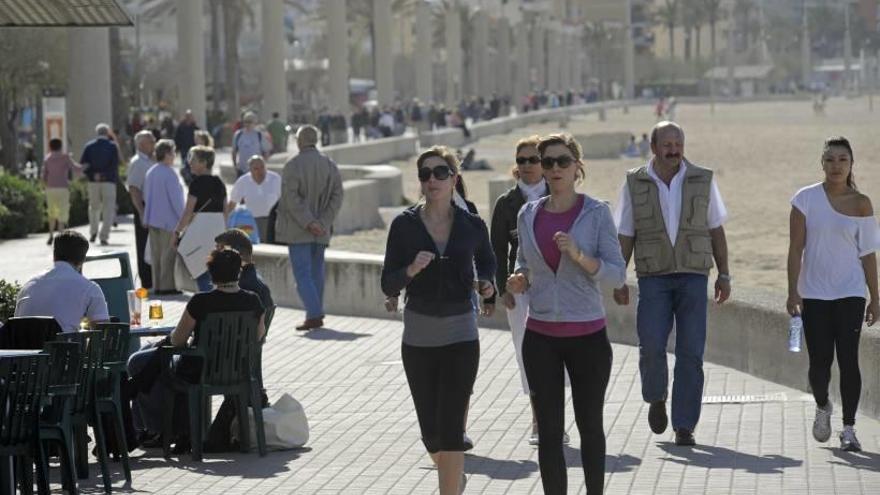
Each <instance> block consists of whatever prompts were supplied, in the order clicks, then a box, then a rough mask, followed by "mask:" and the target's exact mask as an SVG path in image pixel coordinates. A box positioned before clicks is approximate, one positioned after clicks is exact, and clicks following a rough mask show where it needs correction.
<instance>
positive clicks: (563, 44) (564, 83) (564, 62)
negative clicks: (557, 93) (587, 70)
mask: <svg viewBox="0 0 880 495" xmlns="http://www.w3.org/2000/svg"><path fill="white" fill-rule="evenodd" d="M559 40H560V43H559V45H560V52H559V53H560V57H559V89H561V90H562V91H563V92H565V91H568V89H569V88H571V64H572V62H573V61H574V50H572V47H571V34H570V33H569V32H568V30H567V29H563V31H562V33H560V35H559Z"/></svg>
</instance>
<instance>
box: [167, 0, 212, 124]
mask: <svg viewBox="0 0 880 495" xmlns="http://www.w3.org/2000/svg"><path fill="white" fill-rule="evenodd" d="M202 17H204V16H203V15H202V0H177V64H178V66H179V71H178V73H177V75H176V76H177V84H178V97H179V98H178V100H179V104H180V108H178V109H177V115H175V117H180V115H181V114H182V113H183V111H184V110H186V109H190V110H192V112H193V116H194V117H195V118H196V123H197V124H198V125H199V126H200V127H205V126H206V125H207V121H206V115H205V106H206V105H205V40H204V33H203V30H202Z"/></svg>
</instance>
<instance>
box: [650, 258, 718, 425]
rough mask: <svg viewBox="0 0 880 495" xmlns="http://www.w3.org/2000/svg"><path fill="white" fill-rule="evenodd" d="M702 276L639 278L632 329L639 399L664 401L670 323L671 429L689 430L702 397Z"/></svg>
mask: <svg viewBox="0 0 880 495" xmlns="http://www.w3.org/2000/svg"><path fill="white" fill-rule="evenodd" d="M707 284H708V277H707V276H706V275H699V274H692V273H675V274H671V275H661V276H656V277H641V278H639V302H638V310H637V315H636V327H637V328H638V333H639V371H640V372H641V375H642V398H643V399H644V400H645V401H646V402H656V401H661V400H666V395H667V393H666V390H667V387H668V384H669V376H668V375H669V372H668V368H667V365H666V344H667V342H668V340H669V333H670V332H671V331H672V327H673V323H674V324H675V372H674V381H673V383H672V427H673V428H675V429H678V428H683V429H687V430H690V431H693V430H694V428H695V427H696V426H697V421H699V419H700V406H701V402H702V398H703V350H704V349H705V347H706V301H707V295H706V287H707Z"/></svg>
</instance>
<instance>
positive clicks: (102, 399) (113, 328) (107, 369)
mask: <svg viewBox="0 0 880 495" xmlns="http://www.w3.org/2000/svg"><path fill="white" fill-rule="evenodd" d="M95 329H96V330H97V331H99V332H103V334H104V335H103V337H104V346H103V349H104V352H103V353H102V358H101V363H102V372H101V373H100V374H99V376H98V377H97V382H96V383H97V387H96V391H95V394H96V398H97V410H98V415H99V416H100V417H102V418H103V417H105V416H109V418H110V420H111V422H112V423H113V436H114V437H115V440H116V445H115V446H114V448H115V453H116V454H117V455H118V456H119V457H120V458H121V459H122V471H123V473H124V474H125V481H127V482H129V483H131V465H130V463H129V459H128V445H127V442H126V439H125V423H124V420H123V415H122V391H121V383H122V379H123V378H124V377H125V376H126V363H127V360H128V346H129V325H128V323H98V324H96V325H95Z"/></svg>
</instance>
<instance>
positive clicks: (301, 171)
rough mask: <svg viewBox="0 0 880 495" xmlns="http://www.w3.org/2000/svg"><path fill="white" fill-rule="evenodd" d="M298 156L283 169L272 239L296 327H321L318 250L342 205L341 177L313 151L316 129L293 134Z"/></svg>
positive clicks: (321, 255)
mask: <svg viewBox="0 0 880 495" xmlns="http://www.w3.org/2000/svg"><path fill="white" fill-rule="evenodd" d="M296 142H297V145H298V146H299V154H297V155H296V156H295V157H293V158H291V159H290V161H289V162H287V164H286V165H284V172H283V173H282V176H281V200H280V201H279V203H278V218H277V220H276V224H275V239H276V241H278V242H283V243H285V244H287V245H288V252H289V253H290V263H291V264H292V265H293V278H294V279H295V280H296V290H297V293H298V294H299V298H300V299H301V300H302V303H303V306H304V307H305V310H306V319H305V321H304V322H302V324H300V325H299V326H297V327H296V329H297V330H302V331H308V330H312V329H315V328H321V327H322V326H324V250H325V249H326V248H327V245H328V244H330V235H331V234H332V233H333V221H334V220H335V219H336V215H337V214H338V213H339V208H340V207H341V206H342V176H340V175H339V168H337V166H336V163H335V162H334V161H333V160H331V159H330V158H328V157H327V156H326V155H324V154H323V153H321V152H320V151H318V149H317V147H316V146H317V144H318V129H317V128H315V127H314V126H310V125H307V126H303V127H300V129H299V130H298V131H297V133H296Z"/></svg>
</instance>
